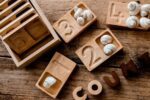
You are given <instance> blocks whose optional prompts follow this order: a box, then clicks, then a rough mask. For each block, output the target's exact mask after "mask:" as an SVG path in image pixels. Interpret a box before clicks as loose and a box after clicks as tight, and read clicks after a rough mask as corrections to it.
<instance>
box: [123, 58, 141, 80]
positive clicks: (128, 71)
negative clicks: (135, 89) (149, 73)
mask: <svg viewBox="0 0 150 100" xmlns="http://www.w3.org/2000/svg"><path fill="white" fill-rule="evenodd" d="M120 67H121V70H122V73H123V75H124V76H125V77H126V78H128V77H129V76H133V75H137V74H138V68H137V66H136V64H135V63H134V62H133V60H130V61H129V62H128V63H127V64H124V63H123V64H121V66H120Z"/></svg>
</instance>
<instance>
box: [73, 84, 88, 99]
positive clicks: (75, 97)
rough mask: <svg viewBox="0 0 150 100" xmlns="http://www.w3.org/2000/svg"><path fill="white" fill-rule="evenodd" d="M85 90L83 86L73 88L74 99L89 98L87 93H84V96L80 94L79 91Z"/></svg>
mask: <svg viewBox="0 0 150 100" xmlns="http://www.w3.org/2000/svg"><path fill="white" fill-rule="evenodd" d="M80 92H83V88H82V87H81V86H78V87H76V88H75V89H74V90H73V93H72V96H73V98H74V100H87V97H88V96H87V94H84V95H83V96H79V93H80Z"/></svg>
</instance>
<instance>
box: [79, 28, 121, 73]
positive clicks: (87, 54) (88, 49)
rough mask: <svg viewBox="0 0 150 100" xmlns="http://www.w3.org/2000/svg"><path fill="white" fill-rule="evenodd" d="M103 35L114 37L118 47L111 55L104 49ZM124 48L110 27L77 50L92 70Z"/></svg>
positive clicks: (87, 66)
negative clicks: (101, 40) (101, 39)
mask: <svg viewBox="0 0 150 100" xmlns="http://www.w3.org/2000/svg"><path fill="white" fill-rule="evenodd" d="M103 35H110V36H111V37H112V38H113V42H112V43H113V44H114V45H115V46H116V47H117V49H116V51H115V52H113V53H112V54H111V55H109V56H108V55H106V54H105V53H104V51H103V48H104V45H102V43H101V42H100V38H101V36H103ZM122 48H123V46H122V45H121V43H120V42H119V40H118V39H117V38H116V37H115V36H114V34H113V33H112V32H111V31H110V30H109V29H107V30H105V31H103V32H102V33H100V35H99V36H97V37H96V38H94V39H93V40H92V41H89V42H88V43H86V44H85V45H84V46H82V47H81V48H79V49H78V50H77V51H76V54H77V55H78V57H79V58H80V60H81V61H82V62H83V63H84V65H85V66H86V68H87V69H88V70H89V71H92V70H94V69H95V68H96V67H98V66H99V65H100V64H102V63H103V62H104V61H106V60H107V59H109V58H110V57H111V56H113V55H114V54H116V53H117V52H118V51H120V50H121V49H122Z"/></svg>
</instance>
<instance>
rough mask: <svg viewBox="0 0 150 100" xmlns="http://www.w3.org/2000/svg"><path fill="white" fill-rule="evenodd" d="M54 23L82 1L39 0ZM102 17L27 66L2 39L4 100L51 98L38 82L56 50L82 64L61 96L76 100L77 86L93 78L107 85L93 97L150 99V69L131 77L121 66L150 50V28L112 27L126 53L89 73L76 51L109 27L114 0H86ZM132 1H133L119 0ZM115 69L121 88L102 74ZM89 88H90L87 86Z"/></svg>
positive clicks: (0, 57) (97, 99) (0, 87)
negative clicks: (19, 65) (115, 87)
mask: <svg viewBox="0 0 150 100" xmlns="http://www.w3.org/2000/svg"><path fill="white" fill-rule="evenodd" d="M37 1H38V3H39V5H40V6H41V8H42V9H43V11H44V12H45V14H46V16H47V17H48V19H49V21H50V22H51V23H54V22H55V21H57V20H58V19H59V18H60V17H61V16H62V15H64V14H65V13H66V12H67V11H68V10H70V9H71V8H72V7H73V6H74V5H75V4H77V3H78V2H79V1H80V0H37ZM82 1H84V2H85V3H86V4H87V5H88V6H89V7H90V8H91V9H92V10H93V11H94V12H95V14H96V15H97V16H98V21H97V22H95V23H94V24H93V25H91V26H90V27H89V28H88V29H86V30H85V31H84V32H83V33H81V35H79V36H78V37H77V38H75V39H74V40H73V41H72V42H71V43H69V44H64V43H62V44H61V45H59V46H58V48H55V49H53V50H52V51H49V52H48V53H47V54H46V55H44V56H42V57H40V58H39V59H38V60H36V61H35V62H34V63H32V64H31V65H29V66H27V67H26V68H16V66H15V64H14V63H13V61H12V58H11V57H10V55H9V54H8V52H7V50H6V49H5V47H4V45H3V44H2V42H0V100H50V99H51V98H50V97H49V96H48V95H47V94H45V93H43V92H42V91H40V90H39V89H37V88H36V87H35V83H36V82H37V80H38V78H39V77H40V75H41V74H42V72H43V71H44V69H45V67H46V66H47V64H48V62H49V61H50V59H51V57H52V55H53V54H54V52H55V51H59V52H60V53H62V54H64V55H65V56H67V57H69V58H70V59H72V60H73V61H75V62H76V63H77V64H78V66H77V68H76V69H75V70H74V72H73V73H72V75H71V76H70V78H69V80H68V81H67V83H66V84H65V86H64V87H63V89H62V91H61V92H60V94H59V96H58V99H60V100H72V99H73V98H72V91H73V89H74V88H75V87H76V86H80V85H81V86H83V87H84V88H85V89H86V88H87V84H88V82H90V81H91V80H93V79H97V80H99V81H100V82H101V83H102V84H103V93H102V94H101V95H99V96H96V97H94V96H91V95H89V99H90V100H150V70H141V73H140V75H139V76H138V77H133V78H131V79H130V80H127V79H125V78H124V76H123V75H122V72H121V70H120V68H119V65H120V64H121V63H122V62H126V61H128V60H129V59H130V58H131V59H133V60H134V61H135V62H136V57H137V56H139V55H140V54H142V53H144V52H146V51H148V52H150V33H149V32H150V31H147V32H146V31H133V30H123V29H114V28H113V29H112V31H113V32H114V33H115V35H116V37H117V38H118V39H119V40H120V42H121V43H122V44H123V46H124V53H119V54H117V55H115V56H114V57H113V58H111V59H109V60H108V61H106V62H105V63H104V64H102V65H101V66H99V67H98V68H97V69H96V70H94V71H93V72H88V71H87V69H86V68H85V66H84V65H83V64H82V63H81V61H80V60H79V58H78V57H77V56H76V55H75V53H74V52H75V50H77V49H78V48H79V47H81V46H82V45H84V44H85V43H86V42H87V41H89V40H90V39H92V38H94V37H95V36H97V35H98V34H100V32H101V31H102V30H104V29H105V28H106V25H105V20H106V15H107V8H108V3H109V1H110V0H82ZM116 1H123V2H128V1H130V0H116ZM141 2H142V3H150V0H141ZM111 71H116V72H117V73H118V74H119V77H120V79H121V88H120V89H119V90H112V89H111V88H109V87H108V86H107V85H106V84H105V82H104V81H103V79H102V77H103V76H104V75H106V74H108V73H109V72H111ZM86 90H87V89H86Z"/></svg>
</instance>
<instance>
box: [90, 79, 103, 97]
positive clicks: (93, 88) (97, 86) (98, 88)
mask: <svg viewBox="0 0 150 100" xmlns="http://www.w3.org/2000/svg"><path fill="white" fill-rule="evenodd" d="M88 91H89V93H90V94H92V95H98V94H100V93H101V92H102V85H101V83H100V82H99V81H97V80H93V81H91V82H90V83H89V84H88Z"/></svg>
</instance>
